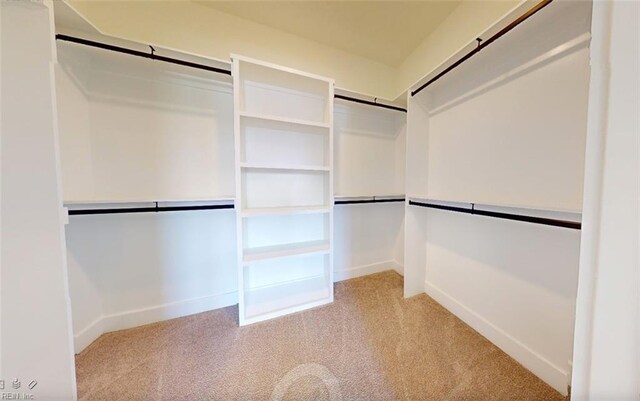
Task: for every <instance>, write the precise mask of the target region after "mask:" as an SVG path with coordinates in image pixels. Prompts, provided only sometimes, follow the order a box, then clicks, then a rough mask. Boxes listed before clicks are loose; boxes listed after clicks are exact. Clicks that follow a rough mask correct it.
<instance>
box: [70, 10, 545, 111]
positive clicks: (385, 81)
mask: <svg viewBox="0 0 640 401" xmlns="http://www.w3.org/2000/svg"><path fill="white" fill-rule="evenodd" d="M524 3H527V4H528V5H527V4H525V5H527V6H528V7H529V6H533V5H534V2H531V1H529V2H526V1H522V0H508V1H466V2H461V3H460V5H458V6H457V7H456V8H455V9H454V10H453V11H452V12H451V14H450V15H449V16H448V17H447V18H446V19H445V20H444V21H443V22H442V23H441V24H440V25H439V26H438V27H437V28H436V29H435V30H434V31H433V32H432V33H431V34H429V35H428V36H427V37H426V38H424V39H423V40H422V42H421V43H420V44H419V45H418V46H417V47H416V48H415V50H414V51H413V52H412V53H411V54H410V55H409V56H408V57H407V58H406V59H405V60H404V61H403V62H402V63H401V64H400V66H398V67H395V66H390V65H386V64H382V63H380V62H377V61H374V60H371V59H368V58H365V57H362V56H359V55H356V54H353V53H348V52H345V51H343V50H339V49H337V48H334V47H330V46H327V45H323V44H320V43H318V42H314V41H311V40H308V39H305V38H302V37H299V36H295V35H293V34H290V33H286V32H284V31H280V30H276V29H273V28H271V27H268V26H266V25H261V24H258V23H255V22H252V21H249V20H247V19H242V18H239V17H236V16H233V15H230V14H226V13H223V12H220V11H218V10H215V9H213V8H212V7H206V6H202V5H200V4H197V3H190V2H155V3H153V4H152V3H148V2H135V1H123V2H109V1H91V2H87V1H75V0H74V1H69V4H70V5H71V6H72V7H73V8H74V9H75V10H76V11H78V12H79V13H80V14H82V15H83V16H84V17H85V18H87V19H88V20H89V21H90V22H91V23H93V24H94V25H95V26H96V27H97V28H98V29H100V30H101V31H102V33H104V34H106V35H111V36H114V37H118V38H123V39H128V40H133V41H139V42H142V43H150V44H157V45H161V46H163V47H167V48H172V49H176V50H182V51H187V52H190V53H196V54H200V55H203V56H208V57H213V58H217V59H220V60H229V55H230V54H231V53H236V54H243V55H246V56H250V57H254V58H257V59H261V60H266V61H270V62H273V63H276V64H280V65H288V66H290V67H294V68H297V69H300V70H303V71H309V72H313V73H317V74H320V75H324V76H328V77H332V78H334V79H335V81H336V86H337V87H339V88H343V89H347V90H350V91H354V92H359V93H363V94H367V95H370V96H372V97H378V98H380V99H389V100H396V99H398V97H399V96H401V95H402V94H403V93H404V92H405V91H406V90H407V88H409V87H410V86H411V85H413V84H414V83H415V82H416V81H418V80H419V79H421V78H422V77H424V76H425V75H426V74H427V73H428V72H430V71H431V70H432V69H434V68H435V67H437V66H438V65H440V64H441V63H443V62H445V61H446V60H448V59H449V58H450V57H451V56H452V55H453V54H454V53H456V52H457V51H459V50H460V49H461V48H463V47H464V46H466V45H468V44H469V43H470V42H473V41H474V40H475V39H476V37H478V36H479V35H480V34H481V33H482V32H484V31H485V30H486V29H487V28H489V27H490V26H492V25H493V24H495V23H496V22H497V21H499V20H501V19H502V18H503V17H504V16H505V15H506V14H507V13H509V12H510V11H512V10H514V9H516V8H517V7H518V5H520V4H524ZM524 11H525V9H524V8H523V9H520V8H518V12H519V13H522V12H524ZM517 16H518V15H515V14H514V15H511V16H510V18H511V19H515V18H517ZM143 20H144V21H145V23H144V24H141V23H140V21H143ZM168 27H170V29H169V28H168ZM402 100H404V99H401V101H402Z"/></svg>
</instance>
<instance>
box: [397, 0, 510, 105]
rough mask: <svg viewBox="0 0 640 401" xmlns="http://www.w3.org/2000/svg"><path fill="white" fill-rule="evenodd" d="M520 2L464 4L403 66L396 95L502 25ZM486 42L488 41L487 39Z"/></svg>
mask: <svg viewBox="0 0 640 401" xmlns="http://www.w3.org/2000/svg"><path fill="white" fill-rule="evenodd" d="M519 3H522V1H521V0H508V1H463V2H462V3H460V5H459V6H458V7H456V9H455V10H453V12H452V13H451V14H449V16H448V17H447V18H446V19H445V20H444V21H443V22H442V23H441V24H440V26H438V28H436V29H435V30H434V31H433V32H432V33H431V34H430V35H429V36H427V37H426V38H425V39H424V40H423V41H422V43H420V44H419V45H418V47H416V49H415V50H414V51H413V52H412V53H411V54H410V55H409V56H408V57H407V58H406V59H405V60H404V61H403V62H402V64H401V65H400V66H399V67H398V69H397V72H396V85H395V87H396V94H395V96H394V97H397V96H400V95H401V94H402V93H403V92H404V91H405V90H406V89H407V88H409V87H410V86H411V85H413V84H414V83H416V82H417V81H418V80H420V79H421V78H422V77H424V76H425V75H426V74H427V73H429V72H430V71H431V70H433V69H434V68H436V67H438V66H439V65H440V64H441V63H443V62H445V61H446V60H448V59H449V57H451V55H453V54H454V53H456V52H457V51H458V50H459V49H461V48H463V47H465V46H466V45H467V44H468V43H470V42H473V41H475V39H476V38H477V37H479V36H480V34H481V33H482V32H483V31H484V30H486V29H487V28H488V27H490V26H491V25H493V24H495V23H496V22H497V21H499V20H500V19H501V18H502V17H503V16H504V15H505V14H507V13H508V12H509V11H510V10H511V9H513V8H514V7H516V6H517V5H518V4H519ZM485 39H486V38H485Z"/></svg>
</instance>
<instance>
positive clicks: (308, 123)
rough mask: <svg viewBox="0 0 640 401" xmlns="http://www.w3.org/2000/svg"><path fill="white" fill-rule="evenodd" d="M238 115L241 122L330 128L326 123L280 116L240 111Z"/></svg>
mask: <svg viewBox="0 0 640 401" xmlns="http://www.w3.org/2000/svg"><path fill="white" fill-rule="evenodd" d="M238 114H239V115H240V118H241V120H242V119H246V118H252V119H256V120H263V121H273V122H278V123H285V124H293V125H301V126H305V127H317V128H327V129H328V128H331V125H330V124H329V123H326V122H318V121H309V120H300V119H297V118H288V117H280V116H274V115H268V114H256V113H249V112H246V111H241V112H239V113H238Z"/></svg>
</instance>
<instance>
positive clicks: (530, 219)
mask: <svg viewBox="0 0 640 401" xmlns="http://www.w3.org/2000/svg"><path fill="white" fill-rule="evenodd" d="M409 205H412V206H420V207H428V208H431V209H440V210H448V211H450V212H458V213H466V214H475V215H479V216H487V217H495V218H498V219H506V220H515V221H524V222H526V223H535V224H543V225H546V226H555V227H564V228H571V229H574V230H580V229H581V228H582V223H579V222H575V221H567V220H558V219H548V218H545V217H536V216H526V215H521V214H511V213H502V212H491V211H488V210H478V209H476V208H475V204H473V203H472V204H471V209H467V208H463V207H456V206H445V205H437V204H434V203H426V202H416V201H412V200H410V201H409Z"/></svg>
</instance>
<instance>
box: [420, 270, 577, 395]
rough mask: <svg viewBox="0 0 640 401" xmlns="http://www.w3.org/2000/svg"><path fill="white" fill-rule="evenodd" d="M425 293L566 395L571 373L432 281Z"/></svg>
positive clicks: (426, 285)
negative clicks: (568, 378)
mask: <svg viewBox="0 0 640 401" xmlns="http://www.w3.org/2000/svg"><path fill="white" fill-rule="evenodd" d="M424 290H425V292H426V293H427V295H429V296H430V297H432V298H433V299H435V300H436V301H437V302H438V303H439V304H440V305H442V306H444V307H445V308H446V309H447V310H448V311H449V312H451V313H453V314H454V315H456V316H457V317H459V318H460V319H462V320H463V321H464V322H465V323H467V324H468V325H469V326H471V327H472V328H473V329H474V330H476V331H477V332H478V333H480V334H481V335H482V336H484V337H485V338H487V339H488V340H489V341H491V342H492V343H493V344H494V345H496V346H497V347H498V348H500V349H501V350H503V351H504V352H506V353H507V354H508V355H509V356H510V357H512V358H513V359H515V360H516V361H518V362H519V363H520V364H522V365H523V366H524V367H525V368H527V369H528V370H530V371H531V372H532V373H533V374H534V375H536V376H538V377H539V378H540V379H542V380H543V381H544V382H545V383H547V384H548V385H550V386H551V387H553V388H554V389H556V390H557V391H558V392H560V394H562V395H567V386H568V384H569V383H568V382H567V377H568V375H569V372H568V371H567V370H563V369H562V368H560V367H558V366H556V365H554V364H553V363H552V362H551V361H549V360H547V359H546V358H545V357H543V356H542V355H540V354H538V353H537V352H535V351H534V350H532V349H531V348H529V347H527V346H526V345H525V344H523V343H522V342H520V341H518V339H516V338H514V337H513V336H511V335H510V334H508V333H507V332H505V331H504V330H502V329H501V328H499V327H497V326H495V325H494V324H493V323H491V322H490V321H488V320H487V319H485V318H484V317H482V316H480V315H479V314H478V313H476V312H475V311H473V310H472V309H471V308H469V307H467V306H466V305H463V304H462V303H460V302H459V301H458V300H456V299H455V298H454V297H452V296H451V295H449V294H447V293H446V292H445V291H443V290H441V289H440V288H438V287H437V286H435V285H434V284H432V283H431V282H429V280H426V281H425V282H424Z"/></svg>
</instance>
